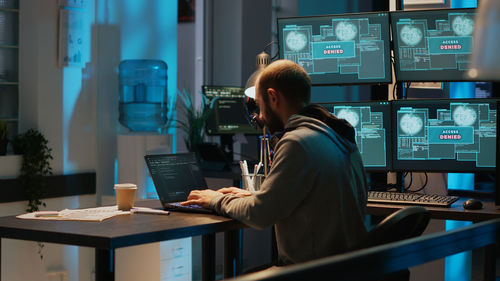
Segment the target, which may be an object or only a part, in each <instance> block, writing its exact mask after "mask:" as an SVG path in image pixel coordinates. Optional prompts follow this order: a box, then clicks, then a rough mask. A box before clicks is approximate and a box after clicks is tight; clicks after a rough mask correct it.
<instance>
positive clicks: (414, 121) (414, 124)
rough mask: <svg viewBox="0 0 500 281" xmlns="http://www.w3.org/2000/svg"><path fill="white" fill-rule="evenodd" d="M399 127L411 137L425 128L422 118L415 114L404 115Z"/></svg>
mask: <svg viewBox="0 0 500 281" xmlns="http://www.w3.org/2000/svg"><path fill="white" fill-rule="evenodd" d="M399 127H400V128H401V130H402V131H403V133H405V134H406V135H409V136H414V135H416V134H418V133H420V131H422V129H423V128H424V122H423V120H422V118H420V117H419V116H416V115H413V114H409V113H408V114H403V115H402V116H401V120H400V122H399Z"/></svg>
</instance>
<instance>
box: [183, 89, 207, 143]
mask: <svg viewBox="0 0 500 281" xmlns="http://www.w3.org/2000/svg"><path fill="white" fill-rule="evenodd" d="M178 93H179V97H180V99H181V101H182V111H181V112H182V113H184V118H185V119H183V120H179V119H177V128H179V129H181V130H182V131H183V132H184V133H186V136H185V137H184V142H185V144H186V147H187V149H188V150H189V151H192V152H196V147H197V145H198V144H200V143H202V142H203V136H204V133H205V130H204V129H205V123H206V121H207V119H208V117H209V116H210V113H211V112H212V108H213V104H214V102H215V99H213V100H212V101H209V100H208V99H207V98H206V97H205V96H204V95H201V105H200V106H199V107H197V106H196V105H195V104H194V103H193V96H192V95H191V93H189V91H187V90H186V89H184V90H182V91H178Z"/></svg>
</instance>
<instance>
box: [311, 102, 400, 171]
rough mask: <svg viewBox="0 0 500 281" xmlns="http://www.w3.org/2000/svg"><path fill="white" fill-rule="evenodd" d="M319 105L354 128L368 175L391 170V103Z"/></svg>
mask: <svg viewBox="0 0 500 281" xmlns="http://www.w3.org/2000/svg"><path fill="white" fill-rule="evenodd" d="M320 105H321V106H323V107H324V108H326V109H327V110H328V111H329V112H331V113H332V114H333V115H335V116H337V117H338V118H341V119H345V120H347V121H348V122H349V123H350V124H351V125H352V126H353V127H354V130H355V133H356V144H357V145H358V149H359V152H360V153H361V158H362V159H363V165H364V166H365V169H366V170H367V171H368V172H377V171H380V172H385V171H390V170H391V168H392V165H391V161H392V156H391V143H390V141H391V138H390V135H391V118H390V114H391V107H390V103H389V102H388V101H371V102H339V103H321V104H320Z"/></svg>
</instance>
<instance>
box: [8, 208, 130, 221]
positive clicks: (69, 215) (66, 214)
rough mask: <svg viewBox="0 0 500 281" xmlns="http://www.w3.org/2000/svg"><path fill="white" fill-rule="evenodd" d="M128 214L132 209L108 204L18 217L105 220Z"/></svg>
mask: <svg viewBox="0 0 500 281" xmlns="http://www.w3.org/2000/svg"><path fill="white" fill-rule="evenodd" d="M128 214H130V211H120V210H118V208H117V207H116V206H106V207H97V208H88V209H73V210H70V209H64V210H62V211H60V212H59V214H58V215H56V216H36V212H33V213H27V214H22V215H19V216H17V218H20V219H32V220H64V221H68V220H73V221H103V220H105V219H109V218H112V217H114V216H120V215H128Z"/></svg>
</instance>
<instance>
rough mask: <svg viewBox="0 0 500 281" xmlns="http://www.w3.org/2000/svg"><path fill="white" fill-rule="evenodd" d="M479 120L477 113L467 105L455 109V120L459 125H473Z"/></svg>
mask: <svg viewBox="0 0 500 281" xmlns="http://www.w3.org/2000/svg"><path fill="white" fill-rule="evenodd" d="M476 120H477V113H476V111H475V110H474V109H472V108H470V107H467V106H458V107H457V108H455V110H454V111H453V121H455V124H457V125H458V126H472V125H474V123H475V122H476Z"/></svg>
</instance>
